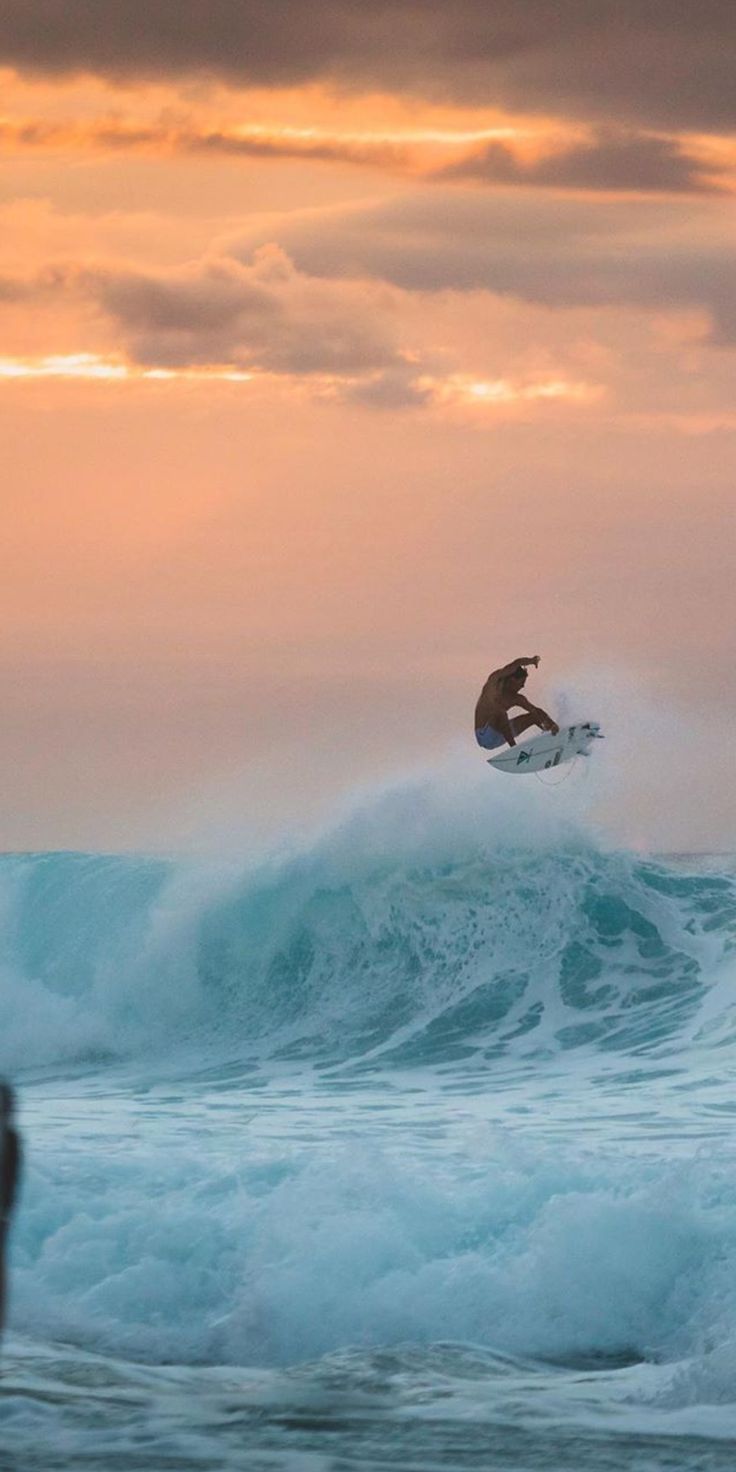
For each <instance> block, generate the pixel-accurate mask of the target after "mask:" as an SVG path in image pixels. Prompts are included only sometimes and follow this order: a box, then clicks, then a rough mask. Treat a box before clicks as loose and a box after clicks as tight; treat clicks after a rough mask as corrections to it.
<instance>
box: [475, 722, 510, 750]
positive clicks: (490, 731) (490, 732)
mask: <svg viewBox="0 0 736 1472" xmlns="http://www.w3.org/2000/svg"><path fill="white" fill-rule="evenodd" d="M475 739H476V741H477V742H478V745H479V746H482V747H483V750H484V751H495V750H496V747H497V746H506V744H507V742H506V737H505V736H502V735H501V732H500V731H497V730H496V728H495V726H481V728H480V730H479V731H476V733H475Z"/></svg>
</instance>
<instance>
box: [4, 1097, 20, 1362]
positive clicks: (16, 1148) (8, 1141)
mask: <svg viewBox="0 0 736 1472" xmlns="http://www.w3.org/2000/svg"><path fill="white" fill-rule="evenodd" d="M14 1105H15V1100H14V1097H13V1090H12V1089H11V1087H10V1084H5V1083H0V1334H2V1331H3V1326H4V1323H5V1303H6V1299H7V1292H6V1287H7V1279H6V1268H5V1252H6V1247H7V1242H8V1228H9V1226H10V1218H11V1215H12V1211H13V1207H14V1205H15V1200H16V1196H17V1194H18V1182H19V1180H20V1158H21V1153H20V1139H19V1137H18V1132H17V1130H16V1129H15V1126H14V1124H13V1109H14Z"/></svg>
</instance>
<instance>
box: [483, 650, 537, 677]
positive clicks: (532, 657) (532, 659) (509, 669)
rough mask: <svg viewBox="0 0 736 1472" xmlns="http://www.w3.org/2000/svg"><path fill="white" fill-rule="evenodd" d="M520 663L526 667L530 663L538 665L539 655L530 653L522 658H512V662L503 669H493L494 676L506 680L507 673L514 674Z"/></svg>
mask: <svg viewBox="0 0 736 1472" xmlns="http://www.w3.org/2000/svg"><path fill="white" fill-rule="evenodd" d="M520 664H522V665H523V666H524V669H528V667H529V665H530V664H534V665H538V664H539V655H538V654H528V655H526V656H522V658H521V659H512V661H511V663H510V664H505V665H504V667H503V669H501V670H494V671H493V675H494V678H495V679H499V680H505V679H506V676H507V675H513V674H514V672H515V670H518V668H519V665H520Z"/></svg>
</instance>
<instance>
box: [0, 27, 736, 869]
mask: <svg viewBox="0 0 736 1472" xmlns="http://www.w3.org/2000/svg"><path fill="white" fill-rule="evenodd" d="M2 11H3V18H2V25H1V26H0V68H1V69H2V70H0V82H1V90H0V165H1V167H0V181H1V187H0V446H1V448H2V466H3V475H2V506H3V522H2V525H3V546H4V557H3V568H4V575H3V578H2V583H1V584H0V608H1V611H2V625H1V637H0V659H1V661H2V721H0V756H1V759H2V771H3V801H2V829H1V837H0V847H2V848H4V849H9V848H35V847H38V848H47V847H48V848H58V847H67V848H72V847H74V848H82V847H90V848H105V849H115V848H148V849H159V850H168V849H177V848H181V849H196V848H197V847H198V846H202V845H204V846H209V847H217V845H218V842H219V841H220V840H222V841H223V842H225V841H231V840H232V835H233V834H240V833H242V834H243V835H245V834H247V833H248V832H249V831H251V832H252V834H253V835H255V836H257V837H258V838H259V839H260V838H265V839H268V838H269V837H270V836H271V835H274V834H278V832H279V831H280V830H281V829H282V828H284V827H288V824H289V821H290V820H291V819H292V818H293V819H294V821H295V823H296V824H297V825H299V824H301V823H303V822H309V821H311V820H312V819H313V818H315V817H317V816H319V814H320V812H321V811H322V810H323V809H326V808H327V807H329V804H330V803H331V802H332V801H333V800H335V799H338V798H340V796H341V795H342V794H345V793H347V792H349V791H350V790H352V789H354V788H355V787H356V786H357V787H366V786H370V784H371V783H374V782H381V781H385V780H393V778H394V777H395V776H396V775H398V774H402V773H407V772H410V771H411V770H412V769H413V768H415V767H417V768H418V767H426V766H431V765H432V764H433V763H442V762H443V761H444V760H445V759H446V758H447V756H448V753H451V754H452V760H453V762H455V763H457V762H458V761H462V760H463V759H464V757H463V755H462V753H463V752H466V756H467V762H468V763H469V764H471V765H472V764H475V765H476V766H477V764H478V763H479V762H480V763H481V765H482V757H480V755H479V753H478V752H477V751H476V750H475V748H474V746H473V743H472V710H473V705H474V702H475V698H476V695H477V692H478V687H479V686H480V684H481V682H482V680H483V678H484V677H485V675H486V674H487V673H488V670H489V669H490V668H492V667H493V666H494V665H497V664H500V663H504V662H505V661H506V660H507V659H510V658H512V657H515V656H516V655H531V654H534V653H536V652H540V653H541V654H542V659H543V662H542V667H541V669H540V672H539V677H538V679H537V682H536V689H537V692H538V695H539V697H540V698H541V699H543V701H544V703H545V704H547V705H548V706H549V708H553V707H555V701H559V700H560V699H561V698H563V697H564V699H566V700H569V701H570V702H571V703H572V705H571V713H572V714H573V715H576V714H580V713H581V712H580V710H579V709H578V707H579V706H580V705H581V704H582V705H583V706H584V708H585V714H588V715H591V716H595V715H596V714H600V715H601V717H602V718H603V719H604V720H605V721H607V723H608V727H609V729H610V733H611V735H612V736H613V737H614V741H613V744H611V742H610V739H609V747H608V749H607V752H606V761H607V763H608V764H609V775H608V776H607V777H606V778H605V782H604V786H603V788H602V790H601V799H600V802H601V812H602V813H603V815H604V817H605V816H606V814H607V815H608V817H607V821H608V820H610V822H611V824H612V829H611V831H612V832H614V834H615V835H616V836H618V837H620V838H622V839H626V841H630V842H635V843H638V844H640V845H647V844H652V845H654V846H657V845H660V846H679V847H706V848H708V847H712V848H728V847H736V843H735V842H734V831H735V828H736V799H735V798H734V796H733V793H734V788H735V787H736V784H734V782H733V778H732V773H731V767H732V756H731V753H732V751H733V747H734V737H733V729H734V719H736V673H735V672H734V660H733V643H734V615H735V614H736V593H735V592H734V583H735V580H736V533H735V518H734V479H735V476H736V398H735V396H734V374H735V370H736V298H735V296H734V195H735V193H736V122H735V113H736V89H735V88H734V81H733V56H734V40H735V39H736V20H735V19H734V13H733V8H732V6H730V5H727V4H726V3H724V0H703V3H700V4H699V5H693V4H692V3H691V0H688V3H685V0H682V3H680V0H555V3H550V0H498V3H495V0H453V3H452V4H449V3H447V0H363V3H360V0H147V3H146V4H145V5H144V4H140V3H134V0H5V3H4V5H3V7H2ZM573 706H574V707H575V708H574V709H572V707H573ZM593 707H595V708H593ZM555 708H556V707H555ZM616 738H617V739H618V751H619V752H620V754H621V760H620V763H619V778H618V780H615V779H614V776H613V775H612V773H614V772H615V762H616V756H615V750H616ZM463 743H464V745H463ZM484 776H487V777H488V780H489V781H491V782H492V781H493V780H500V779H498V778H496V777H495V774H488V773H484ZM606 784H607V785H606Z"/></svg>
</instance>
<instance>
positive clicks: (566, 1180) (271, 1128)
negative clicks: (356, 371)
mask: <svg viewBox="0 0 736 1472" xmlns="http://www.w3.org/2000/svg"><path fill="white" fill-rule="evenodd" d="M481 777H482V779H483V780H482V781H480V782H478V783H476V784H474V785H473V784H471V785H470V786H469V787H468V788H467V789H466V790H463V791H462V792H459V791H457V790H452V789H451V787H448V785H447V784H443V782H442V781H440V780H438V779H436V778H435V779H430V778H427V779H426V780H422V781H416V782H413V783H406V784H404V785H402V786H401V787H399V788H397V789H396V790H393V791H389V792H386V793H384V794H382V795H378V796H374V797H372V798H366V799H365V800H364V801H363V803H362V806H359V807H358V808H357V809H356V811H354V812H353V813H352V814H351V815H350V816H348V817H346V818H344V820H342V821H341V822H340V823H338V824H336V825H335V826H333V827H332V828H329V829H328V830H326V831H325V832H324V833H323V834H322V835H321V836H318V837H315V838H314V839H313V840H311V841H310V842H303V843H302V844H301V846H300V847H299V848H298V849H297V850H294V851H292V852H287V851H284V852H283V853H281V854H280V855H278V856H276V857H273V856H272V857H270V858H268V859H261V860H256V859H255V858H254V859H252V860H249V859H247V855H246V858H245V859H244V860H242V861H238V862H234V861H232V860H228V861H227V862H225V861H223V862H214V861H210V860H208V861H204V860H200V861H196V862H195V861H193V860H183V859H180V860H174V859H157V858H151V857H140V858H137V857H135V856H130V855H128V856H114V855H113V856H106V855H100V854H97V855H95V854H77V853H60V854H19V855H13V854H8V855H6V856H4V857H2V858H0V1017H1V1019H2V1021H1V1031H0V1074H2V1075H4V1076H6V1077H8V1078H9V1079H10V1080H11V1081H12V1082H13V1083H14V1084H15V1086H16V1088H17V1091H18V1101H19V1124H20V1128H21V1130H22V1134H23V1139H24V1143H25V1149H26V1168H25V1176H24V1182H23V1191H22V1198H21V1202H20V1205H19V1209H18V1212H17V1215H16V1219H15V1221H14V1225H13V1232H12V1240H11V1305H10V1308H11V1312H10V1322H9V1330H8V1334H7V1336H6V1343H5V1346H4V1352H3V1369H2V1380H1V1381H0V1465H1V1466H2V1467H3V1469H5V1467H9V1468H15V1467H17V1468H18V1469H20V1468H21V1467H22V1468H24V1469H29V1468H31V1469H32V1468H38V1469H44V1472H53V1469H64V1472H66V1469H69V1472H71V1469H80V1468H83V1469H97V1468H99V1469H105V1472H109V1469H117V1468H120V1469H126V1472H127V1469H140V1472H158V1469H162V1472H163V1469H165V1468H166V1469H176V1472H188V1469H213V1472H214V1469H230V1468H233V1469H234V1468H241V1467H243V1466H247V1467H248V1468H252V1469H256V1472H260V1469H264V1472H265V1469H269V1472H272V1469H284V1472H286V1469H295V1472H296V1469H300V1472H301V1469H304V1472H338V1469H348V1468H349V1469H361V1472H369V1469H385V1468H399V1467H400V1468H402V1469H423V1472H424V1469H428V1472H431V1469H434V1468H437V1469H440V1468H457V1469H466V1468H467V1469H473V1472H483V1469H486V1468H489V1467H492V1468H509V1469H510V1468H514V1469H516V1472H520V1469H522V1472H523V1469H526V1468H529V1469H537V1468H540V1469H541V1468H548V1469H557V1472H560V1469H563V1472H564V1469H567V1468H573V1467H575V1468H579V1467H585V1468H586V1469H596V1472H597V1469H601V1472H604V1469H614V1468H615V1469H621V1468H622V1467H625V1468H636V1469H637V1472H638V1469H665V1468H666V1469H683V1472H685V1469H687V1472H693V1469H702V1472H710V1469H726V1468H729V1469H730V1468H732V1467H733V1464H734V1438H735V1437H736V1150H735V1149H734V1122H735V1116H736V1093H735V1092H734V1077H735V1073H736V1068H735V1065H736V993H735V990H734V984H735V981H736V975H735V972H736V959H735V948H736V864H735V863H733V862H732V861H731V860H730V859H729V858H718V857H709V858H705V857H703V856H698V857H687V856H682V855H680V856H670V857H661V856H655V855H642V854H635V853H630V852H627V851H625V850H623V849H621V848H618V847H614V846H613V845H612V844H611V843H610V842H608V841H606V839H605V838H604V837H603V836H602V835H601V834H600V833H599V832H598V831H597V830H596V828H595V826H594V825H593V824H592V823H591V822H590V821H589V820H588V819H587V818H586V817H585V815H584V814H578V815H577V816H575V813H574V805H573V806H572V807H571V806H570V804H567V803H566V801H565V803H562V802H561V801H560V799H559V797H558V796H557V795H555V794H552V793H549V792H545V791H543V790H542V788H541V786H540V785H538V784H536V783H534V782H532V780H531V779H529V781H528V782H527V783H526V785H525V787H524V791H523V792H520V788H521V787H522V786H524V784H522V783H521V782H516V783H514V782H512V781H511V779H508V781H507V783H506V786H505V787H503V784H502V785H501V787H499V786H498V784H494V783H490V784H489V782H488V774H487V773H486V772H483V773H481ZM512 787H513V788H514V791H513V793H512V792H511V790H510V789H511V788H512ZM502 788H503V790H502Z"/></svg>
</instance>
